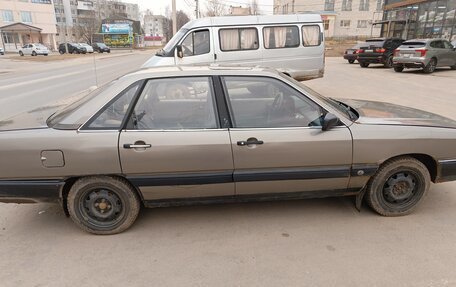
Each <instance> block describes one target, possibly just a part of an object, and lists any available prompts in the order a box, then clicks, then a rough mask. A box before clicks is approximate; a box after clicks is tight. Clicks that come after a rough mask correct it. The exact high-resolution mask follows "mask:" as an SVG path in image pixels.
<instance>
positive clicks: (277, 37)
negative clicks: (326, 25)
mask: <svg viewBox="0 0 456 287" xmlns="http://www.w3.org/2000/svg"><path fill="white" fill-rule="evenodd" d="M324 52H325V47H324V36H323V25H322V19H321V16H320V15H319V14H298V15H273V16H226V17H211V18H202V19H196V20H193V21H190V22H188V23H187V24H185V25H184V26H183V27H182V28H181V29H180V30H179V31H178V32H177V33H176V34H175V35H174V37H172V39H171V40H170V41H169V42H168V44H166V46H165V47H164V48H163V49H162V50H160V51H159V52H157V54H156V55H155V56H153V57H152V58H150V59H149V60H148V61H147V62H146V63H145V64H144V65H143V67H154V66H168V65H206V64H214V63H215V64H225V65H226V64H228V65H231V64H233V65H244V66H264V67H271V68H275V69H277V70H279V71H281V72H283V73H285V74H287V75H289V76H291V77H293V78H295V79H296V80H308V79H312V78H318V77H323V73H324V63H325V61H324Z"/></svg>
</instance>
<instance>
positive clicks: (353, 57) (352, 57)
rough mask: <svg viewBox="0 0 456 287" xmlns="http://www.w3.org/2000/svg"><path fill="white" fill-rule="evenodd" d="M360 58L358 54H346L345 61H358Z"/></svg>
mask: <svg viewBox="0 0 456 287" xmlns="http://www.w3.org/2000/svg"><path fill="white" fill-rule="evenodd" d="M357 58H358V56H357V55H356V54H344V59H345V60H353V61H354V60H356V59H357Z"/></svg>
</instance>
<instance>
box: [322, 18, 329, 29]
mask: <svg viewBox="0 0 456 287" xmlns="http://www.w3.org/2000/svg"><path fill="white" fill-rule="evenodd" d="M323 28H324V29H325V31H328V30H329V20H328V19H326V20H323Z"/></svg>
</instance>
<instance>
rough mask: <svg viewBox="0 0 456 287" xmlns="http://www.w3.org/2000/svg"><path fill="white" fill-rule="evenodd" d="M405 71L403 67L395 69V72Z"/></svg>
mask: <svg viewBox="0 0 456 287" xmlns="http://www.w3.org/2000/svg"><path fill="white" fill-rule="evenodd" d="M403 70H404V67H401V66H396V67H394V71H395V72H398V73H400V72H402V71H403Z"/></svg>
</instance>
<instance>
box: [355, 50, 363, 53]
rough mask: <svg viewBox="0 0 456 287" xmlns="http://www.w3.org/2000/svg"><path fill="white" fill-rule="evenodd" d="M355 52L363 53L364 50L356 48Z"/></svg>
mask: <svg viewBox="0 0 456 287" xmlns="http://www.w3.org/2000/svg"><path fill="white" fill-rule="evenodd" d="M355 53H356V54H360V53H364V50H363V49H358V50H356V52H355Z"/></svg>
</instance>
